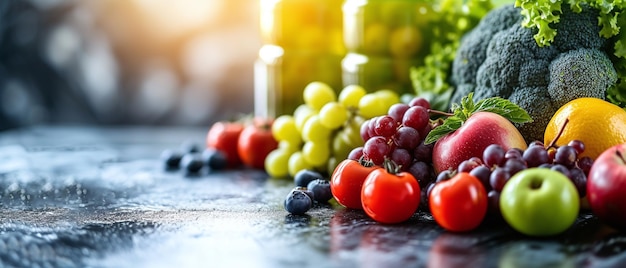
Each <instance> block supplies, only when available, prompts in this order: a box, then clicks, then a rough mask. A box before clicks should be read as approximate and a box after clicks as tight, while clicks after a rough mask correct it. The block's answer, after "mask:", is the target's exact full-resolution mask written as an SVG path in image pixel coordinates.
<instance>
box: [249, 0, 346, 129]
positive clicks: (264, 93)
mask: <svg viewBox="0 0 626 268" xmlns="http://www.w3.org/2000/svg"><path fill="white" fill-rule="evenodd" d="M260 4H261V8H260V31H261V40H262V42H263V46H262V47H261V49H260V50H259V57H258V59H257V61H256V63H255V114H257V115H260V116H266V117H277V116H279V115H282V114H291V113H293V111H294V110H295V108H296V107H297V106H298V105H300V104H301V103H303V98H302V92H303V90H304V88H305V87H306V85H307V84H308V83H310V82H313V81H321V82H324V83H327V84H329V85H330V86H331V87H333V88H334V89H335V90H336V91H337V92H339V91H340V90H341V87H342V85H343V84H342V71H341V60H342V58H343V57H344V55H345V47H344V44H343V14H342V9H341V8H342V1H340V0H260Z"/></svg>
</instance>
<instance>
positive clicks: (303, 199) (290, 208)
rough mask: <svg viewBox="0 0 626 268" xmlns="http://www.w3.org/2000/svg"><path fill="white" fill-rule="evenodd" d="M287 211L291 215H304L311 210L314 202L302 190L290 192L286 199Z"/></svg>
mask: <svg viewBox="0 0 626 268" xmlns="http://www.w3.org/2000/svg"><path fill="white" fill-rule="evenodd" d="M284 205H285V210H287V212H289V213H291V214H296V215H302V214H304V213H306V212H307V211H309V209H311V206H312V205H313V201H311V198H310V197H309V196H308V195H307V194H306V193H305V192H303V191H301V190H293V191H291V192H289V194H288V195H287V198H286V199H285V204H284Z"/></svg>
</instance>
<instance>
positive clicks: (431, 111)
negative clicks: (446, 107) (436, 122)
mask: <svg viewBox="0 0 626 268" xmlns="http://www.w3.org/2000/svg"><path fill="white" fill-rule="evenodd" d="M428 113H432V114H438V115H445V116H453V115H454V114H453V113H448V112H442V111H438V110H433V109H428Z"/></svg>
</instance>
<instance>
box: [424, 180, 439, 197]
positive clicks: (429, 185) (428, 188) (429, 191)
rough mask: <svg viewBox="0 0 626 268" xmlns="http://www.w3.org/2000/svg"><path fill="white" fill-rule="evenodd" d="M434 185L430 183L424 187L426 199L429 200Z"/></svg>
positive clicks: (434, 183)
mask: <svg viewBox="0 0 626 268" xmlns="http://www.w3.org/2000/svg"><path fill="white" fill-rule="evenodd" d="M436 184H437V183H436V182H431V183H429V184H428V186H426V196H427V197H428V199H430V193H431V192H432V191H433V188H435V185H436Z"/></svg>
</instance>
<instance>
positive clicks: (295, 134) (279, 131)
mask: <svg viewBox="0 0 626 268" xmlns="http://www.w3.org/2000/svg"><path fill="white" fill-rule="evenodd" d="M272 135H273V136H274V138H275V139H276V140H277V141H279V142H280V141H288V142H289V143H291V144H294V145H297V144H300V143H302V138H301V136H302V135H300V132H299V131H298V129H297V128H296V121H295V120H294V118H293V116H291V115H281V116H279V117H278V118H276V120H274V123H272Z"/></svg>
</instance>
